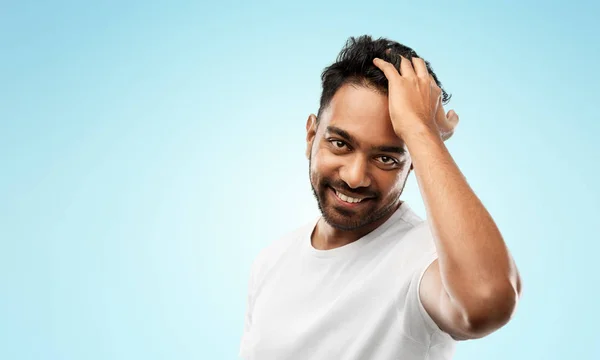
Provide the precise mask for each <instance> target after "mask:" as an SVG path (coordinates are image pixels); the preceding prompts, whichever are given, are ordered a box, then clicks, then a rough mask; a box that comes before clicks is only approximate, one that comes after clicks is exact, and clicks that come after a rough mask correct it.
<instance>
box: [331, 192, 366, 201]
mask: <svg viewBox="0 0 600 360" xmlns="http://www.w3.org/2000/svg"><path fill="white" fill-rule="evenodd" d="M335 194H336V195H337V196H338V197H339V198H340V199H342V200H344V201H345V202H348V203H358V202H361V201H362V199H356V198H352V197H349V196H346V195H344V194H342V193H341V192H339V191H337V190H336V191H335Z"/></svg>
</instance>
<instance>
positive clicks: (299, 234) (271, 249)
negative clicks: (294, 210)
mask: <svg viewBox="0 0 600 360" xmlns="http://www.w3.org/2000/svg"><path fill="white" fill-rule="evenodd" d="M315 224H316V220H310V221H307V222H305V223H303V224H302V225H299V226H297V227H295V228H293V229H292V230H289V231H287V232H285V233H284V234H283V235H281V236H279V237H278V238H276V239H275V240H272V241H271V242H270V243H269V244H268V245H267V246H265V247H264V248H262V250H261V251H260V252H259V253H258V255H257V256H256V258H255V260H254V263H255V266H256V267H263V266H265V265H268V263H270V262H273V261H276V260H277V259H278V258H280V257H281V256H282V255H283V254H284V253H285V252H286V251H288V250H289V249H290V248H291V247H292V246H294V245H295V244H297V243H298V242H299V241H301V240H302V238H304V237H308V236H309V235H310V232H311V230H312V229H311V227H313V226H314V225H315Z"/></svg>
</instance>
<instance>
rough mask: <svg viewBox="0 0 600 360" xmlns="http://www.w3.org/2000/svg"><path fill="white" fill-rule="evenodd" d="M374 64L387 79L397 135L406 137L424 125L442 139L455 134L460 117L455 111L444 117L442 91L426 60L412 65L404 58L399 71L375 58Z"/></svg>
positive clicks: (415, 59)
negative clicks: (430, 72)
mask: <svg viewBox="0 0 600 360" xmlns="http://www.w3.org/2000/svg"><path fill="white" fill-rule="evenodd" d="M373 64H374V65H375V66H377V67H378V68H379V69H380V70H381V71H383V73H384V74H385V76H386V78H387V79H388V83H389V86H388V88H389V107H390V117H391V119H392V125H393V127H394V131H395V132H396V135H398V136H399V137H401V138H404V136H405V135H406V134H408V133H409V132H411V131H415V130H417V129H419V128H421V129H422V128H423V126H425V128H426V129H429V130H431V131H435V132H436V133H439V134H440V137H441V138H442V140H447V139H449V138H450V137H451V136H452V134H454V129H455V128H456V125H457V124H458V115H457V114H456V112H454V110H450V111H448V114H444V107H443V105H442V98H441V93H442V90H441V89H440V87H439V86H437V84H436V83H435V81H434V80H433V77H431V76H430V75H429V72H428V71H427V66H426V65H425V62H424V61H423V59H420V58H416V57H415V58H413V59H412V64H411V62H410V61H409V60H408V59H406V58H404V57H402V56H401V62H400V72H398V71H397V70H396V68H395V67H394V65H392V64H390V63H389V62H387V61H384V60H381V59H377V58H375V59H374V60H373Z"/></svg>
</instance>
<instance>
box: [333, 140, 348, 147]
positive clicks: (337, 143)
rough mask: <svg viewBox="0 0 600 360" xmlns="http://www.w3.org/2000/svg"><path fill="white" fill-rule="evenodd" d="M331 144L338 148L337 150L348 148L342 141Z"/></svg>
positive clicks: (334, 141)
mask: <svg viewBox="0 0 600 360" xmlns="http://www.w3.org/2000/svg"><path fill="white" fill-rule="evenodd" d="M331 143H332V144H333V146H335V147H337V148H340V149H341V148H343V147H344V146H346V143H345V142H343V141H340V140H332V141H331Z"/></svg>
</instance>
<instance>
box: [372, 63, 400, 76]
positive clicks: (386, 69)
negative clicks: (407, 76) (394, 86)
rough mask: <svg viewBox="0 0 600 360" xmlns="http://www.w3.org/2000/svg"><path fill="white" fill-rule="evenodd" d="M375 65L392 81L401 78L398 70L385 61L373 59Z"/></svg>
mask: <svg viewBox="0 0 600 360" xmlns="http://www.w3.org/2000/svg"><path fill="white" fill-rule="evenodd" d="M373 64H374V65H375V66H377V67H378V68H379V70H381V71H383V74H384V75H385V77H386V78H387V79H388V81H391V80H392V79H396V78H398V77H399V76H400V74H399V73H398V70H396V68H395V67H394V65H392V64H390V63H389V62H387V61H385V60H381V59H379V58H375V59H373Z"/></svg>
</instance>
